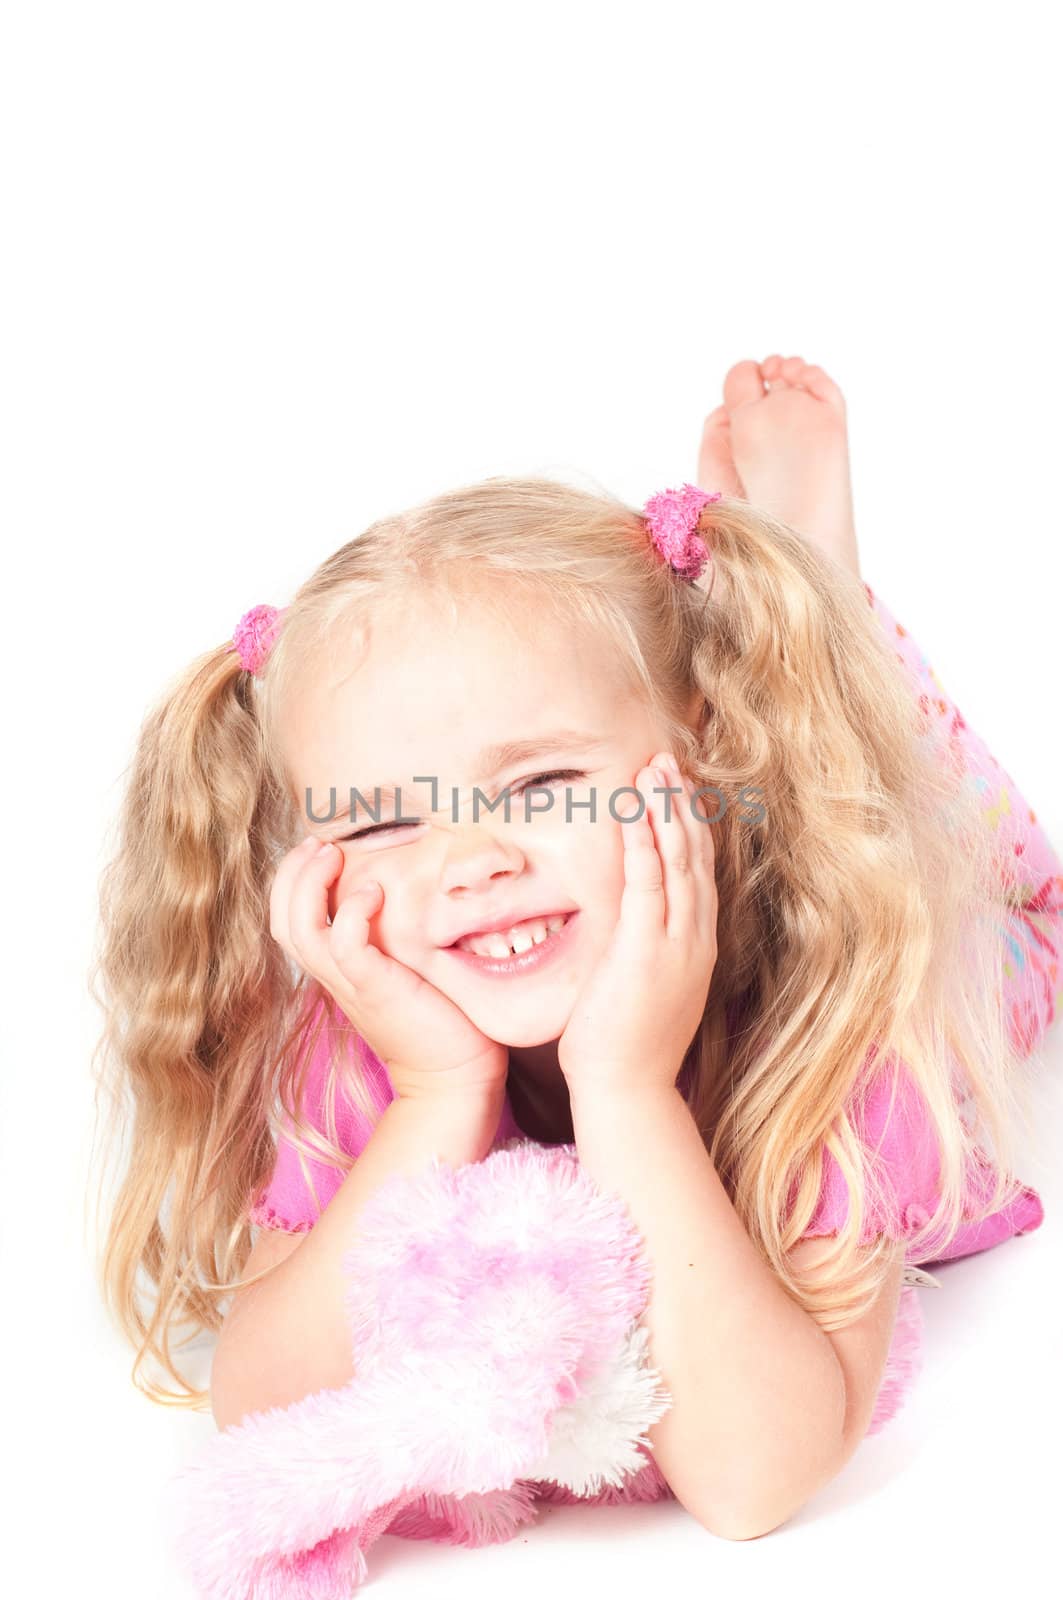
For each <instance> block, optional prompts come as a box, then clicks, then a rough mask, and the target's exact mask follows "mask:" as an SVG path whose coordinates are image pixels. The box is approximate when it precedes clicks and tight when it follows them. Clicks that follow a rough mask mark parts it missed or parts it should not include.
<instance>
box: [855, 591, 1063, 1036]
mask: <svg viewBox="0 0 1063 1600" xmlns="http://www.w3.org/2000/svg"><path fill="white" fill-rule="evenodd" d="M864 588H865V590H866V592H867V597H868V600H869V601H870V603H871V607H872V609H873V611H874V612H875V614H876V616H877V617H878V619H879V621H880V622H881V624H882V626H883V628H884V629H885V631H886V634H887V636H888V638H889V640H890V642H891V643H892V644H893V646H894V649H895V651H896V654H897V656H898V658H899V659H900V660H901V661H902V662H903V664H904V666H905V667H906V668H907V669H908V671H909V673H910V675H911V676H912V679H913V681H914V683H915V687H916V690H917V693H918V695H919V703H920V705H921V706H922V707H923V710H924V712H925V713H926V715H927V716H929V717H937V718H941V719H944V720H945V721H946V722H947V724H948V728H947V732H948V738H949V742H950V745H951V746H952V748H953V749H954V750H955V751H956V753H957V756H958V758H959V759H961V760H962V761H963V764H964V766H965V767H966V769H967V771H968V772H969V773H970V775H971V779H972V781H973V783H974V784H975V786H976V788H977V789H978V791H979V792H980V794H981V796H982V817H983V820H984V822H985V824H986V826H987V827H989V828H992V829H994V830H995V831H996V832H997V834H998V835H999V842H1000V851H1001V901H1000V909H1001V913H1002V917H1003V921H1002V923H1001V936H1002V937H1003V938H1004V940H1005V941H1006V947H1007V959H1006V962H1005V967H1004V1001H1005V1005H1006V1006H1007V1009H1008V1021H1009V1027H1010V1031H1011V1035H1012V1039H1013V1040H1014V1042H1015V1044H1016V1047H1017V1048H1018V1049H1019V1050H1020V1051H1021V1052H1022V1054H1023V1055H1024V1056H1028V1055H1030V1053H1031V1052H1032V1051H1033V1050H1034V1048H1035V1047H1036V1045H1037V1044H1038V1042H1039V1041H1040V1039H1041V1038H1042V1037H1043V1036H1044V1033H1045V1031H1046V1029H1047V1028H1048V1027H1049V1026H1050V1025H1051V1023H1052V1021H1053V1020H1054V1018H1055V1016H1056V1012H1057V1008H1058V1006H1059V1003H1060V1001H1061V1000H1063V987H1061V985H1063V976H1061V968H1063V862H1061V861H1060V858H1059V856H1058V855H1057V854H1056V851H1055V850H1054V849H1053V847H1052V845H1051V843H1050V841H1049V839H1048V836H1047V835H1046V833H1045V831H1044V829H1043V828H1042V827H1041V824H1040V823H1039V822H1038V820H1037V817H1036V814H1035V813H1034V811H1033V810H1032V808H1031V807H1030V806H1029V805H1028V804H1027V802H1026V800H1025V799H1024V798H1023V796H1022V794H1021V793H1020V792H1019V789H1018V787H1017V786H1016V784H1015V783H1014V782H1013V781H1012V779H1011V778H1010V776H1009V775H1008V773H1006V772H1005V771H1004V769H1003V768H1002V767H1001V765H1000V763H999V762H998V761H997V759H996V757H995V756H994V755H993V754H992V752H991V751H990V750H989V748H988V746H987V745H986V744H985V742H984V740H982V739H981V738H979V736H978V734H977V733H975V731H974V729H973V728H971V727H970V726H969V725H968V724H967V722H966V721H965V720H964V718H963V717H962V716H961V715H960V712H959V710H958V708H957V707H956V705H955V704H954V702H953V701H952V700H951V699H950V697H949V695H948V694H947V693H946V691H945V689H944V687H943V685H942V684H941V682H940V681H939V679H938V677H937V675H936V673H935V672H934V669H933V667H932V666H931V665H930V662H929V661H928V659H927V657H926V656H925V655H924V654H923V652H922V650H921V649H920V648H919V645H918V644H917V643H916V641H915V640H914V639H913V638H912V636H911V634H910V633H909V632H908V631H907V629H906V628H904V627H902V626H901V624H900V623H899V622H898V621H897V620H896V618H895V617H894V616H893V615H892V614H891V613H890V612H889V611H888V610H887V608H886V607H885V606H884V605H883V603H882V601H881V600H880V599H879V597H878V596H877V595H876V594H873V593H872V591H871V588H870V586H869V585H868V584H866V583H865V584H864Z"/></svg>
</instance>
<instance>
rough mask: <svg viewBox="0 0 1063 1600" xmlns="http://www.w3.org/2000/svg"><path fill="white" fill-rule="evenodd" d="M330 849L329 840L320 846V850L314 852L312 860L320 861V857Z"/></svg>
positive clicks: (330, 843) (330, 842)
mask: <svg viewBox="0 0 1063 1600" xmlns="http://www.w3.org/2000/svg"><path fill="white" fill-rule="evenodd" d="M331 849H332V841H331V839H329V840H326V842H325V843H324V844H323V845H322V846H321V848H320V849H319V850H316V851H315V852H314V859H315V860H318V859H320V857H321V856H323V855H324V854H325V852H326V850H331Z"/></svg>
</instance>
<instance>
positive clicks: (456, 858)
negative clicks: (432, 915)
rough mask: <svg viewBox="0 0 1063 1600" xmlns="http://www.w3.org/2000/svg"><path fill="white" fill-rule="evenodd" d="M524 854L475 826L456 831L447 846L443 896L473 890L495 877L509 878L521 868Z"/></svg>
mask: <svg viewBox="0 0 1063 1600" xmlns="http://www.w3.org/2000/svg"><path fill="white" fill-rule="evenodd" d="M523 866H524V855H523V852H522V851H521V850H520V849H519V848H518V846H517V845H516V844H515V843H514V842H513V841H512V840H509V839H502V838H500V837H499V835H498V834H497V833H495V832H493V831H492V829H490V828H485V827H484V826H483V825H482V824H479V823H476V824H473V825H471V826H469V827H466V828H457V829H455V830H454V831H453V832H452V834H451V837H450V840H449V842H448V844H447V853H446V857H445V859H444V862H443V870H442V875H441V888H442V889H443V891H444V893H445V894H454V893H459V894H460V893H461V891H462V890H472V891H476V890H478V889H482V888H484V887H485V886H486V885H487V884H489V883H490V882H491V881H492V880H493V879H494V878H504V877H510V876H511V875H513V874H514V873H518V872H520V871H521V870H522V869H523Z"/></svg>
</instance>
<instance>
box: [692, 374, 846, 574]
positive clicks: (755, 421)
mask: <svg viewBox="0 0 1063 1600" xmlns="http://www.w3.org/2000/svg"><path fill="white" fill-rule="evenodd" d="M697 481H698V485H699V487H700V488H702V489H706V490H710V491H711V490H713V489H722V490H723V492H724V494H726V495H737V496H739V497H740V498H741V499H743V500H748V501H749V503H750V504H751V505H756V506H760V507H761V508H762V509H763V510H764V511H767V512H769V513H770V514H771V515H772V516H774V517H778V519H779V521H780V522H785V523H788V524H789V526H790V527H791V528H793V529H795V531H796V532H798V533H800V534H802V535H803V536H804V537H805V538H807V539H808V540H809V541H810V542H811V543H812V544H815V545H816V546H817V547H818V548H819V549H820V550H822V551H823V552H824V554H826V555H828V556H830V558H831V559H832V560H833V561H836V562H837V563H838V564H839V565H840V566H843V567H846V568H847V569H848V570H849V571H850V572H852V573H853V574H854V575H855V576H856V577H858V578H859V576H860V557H859V553H858V551H857V548H856V527H855V523H854V520H853V492H852V485H851V483H850V480H849V440H848V434H847V429H846V416H845V400H844V398H843V396H842V392H841V390H840V389H839V388H838V385H837V384H836V383H835V382H834V381H833V379H831V378H828V376H827V374H826V373H825V372H824V371H823V369H822V367H810V366H808V365H807V364H806V363H805V362H804V361H803V360H802V359H801V357H800V356H790V358H789V359H788V360H785V361H784V360H783V358H782V356H769V357H768V358H767V360H766V361H764V362H761V363H758V362H756V361H739V362H738V363H737V365H735V366H733V367H732V368H731V370H730V371H729V372H728V374H727V376H726V377H725V378H724V380H723V405H722V406H717V408H716V410H715V411H713V412H712V413H711V414H710V415H709V416H708V417H706V419H705V426H704V428H703V430H702V435H701V448H700V450H699V452H698V475H697Z"/></svg>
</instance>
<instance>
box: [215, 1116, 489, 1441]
mask: <svg viewBox="0 0 1063 1600" xmlns="http://www.w3.org/2000/svg"><path fill="white" fill-rule="evenodd" d="M504 1095H505V1089H504V1085H499V1086H498V1088H497V1090H493V1091H491V1092H490V1093H483V1094H480V1093H473V1092H472V1091H469V1092H467V1093H462V1094H456V1093H450V1094H442V1093H441V1094H439V1095H437V1096H424V1097H423V1098H418V1099H408V1098H405V1097H403V1096H400V1097H399V1098H397V1099H395V1100H393V1101H392V1102H391V1104H390V1105H389V1106H387V1108H386V1109H385V1111H384V1112H383V1114H382V1116H381V1118H380V1121H379V1122H378V1124H377V1126H376V1128H375V1130H374V1132H373V1135H372V1137H371V1139H370V1140H369V1142H368V1144H367V1145H366V1146H365V1149H364V1150H363V1151H362V1152H361V1154H360V1155H359V1156H358V1159H357V1161H356V1162H355V1164H354V1166H353V1167H352V1169H351V1171H350V1172H349V1173H348V1174H347V1176H346V1178H345V1179H344V1181H343V1183H342V1185H341V1187H340V1188H339V1189H338V1190H337V1191H336V1193H335V1195H334V1196H333V1197H332V1199H331V1201H330V1202H329V1204H328V1205H327V1207H326V1209H325V1210H324V1211H323V1212H322V1214H321V1216H320V1217H319V1218H318V1221H317V1222H316V1224H315V1225H314V1227H313V1229H312V1230H311V1232H309V1233H307V1234H299V1235H291V1234H282V1235H265V1236H263V1238H261V1239H259V1241H258V1243H257V1244H256V1245H255V1249H254V1252H253V1256H257V1259H256V1260H255V1261H254V1265H253V1268H252V1270H257V1268H258V1267H259V1266H260V1265H269V1264H270V1263H271V1262H274V1261H279V1265H277V1266H276V1267H275V1270H273V1271H272V1272H270V1273H269V1274H268V1276H267V1277H265V1278H264V1279H262V1281H261V1282H259V1283H255V1284H249V1285H248V1286H247V1288H245V1289H238V1290H237V1291H236V1293H235V1295H234V1296H233V1304H232V1307H231V1309H230V1311H229V1314H228V1315H227V1317H226V1319H225V1321H224V1323H223V1324H222V1329H221V1333H220V1335H219V1339H218V1346H217V1350H216V1352H215V1355H214V1363H213V1368H212V1371H211V1385H210V1393H211V1407H212V1410H213V1413H214V1420H215V1421H216V1423H217V1424H218V1427H219V1428H228V1427H231V1426H232V1425H233V1424H235V1423H237V1422H239V1421H240V1420H241V1419H242V1418H243V1417H244V1416H246V1415H247V1414H248V1413H249V1412H252V1411H263V1410H266V1409H267V1408H269V1407H271V1406H282V1407H283V1406H288V1405H291V1404H292V1403H293V1402H294V1401H296V1400H301V1399H303V1398H304V1397H305V1396H306V1395H308V1394H314V1393H316V1392H317V1391H318V1390H320V1389H339V1388H343V1387H344V1386H345V1385H346V1384H348V1383H350V1381H351V1379H352V1378H353V1376H354V1362H353V1357H352V1353H351V1329H350V1325H349V1323H348V1321H347V1316H346V1312H345V1309H344V1297H345V1294H346V1292H347V1288H348V1285H347V1282H346V1280H345V1278H344V1276H343V1272H342V1266H341V1263H342V1261H343V1258H344V1256H345V1255H346V1254H347V1252H348V1251H349V1250H350V1248H351V1245H352V1243H353V1242H354V1236H355V1226H356V1223H357V1220H358V1216H359V1214H360V1213H361V1211H362V1209H363V1207H364V1206H365V1205H366V1204H367V1203H368V1201H369V1199H370V1197H371V1196H372V1195H373V1194H374V1193H375V1192H376V1190H377V1189H379V1188H380V1186H381V1185H382V1184H383V1183H385V1182H386V1181H387V1179H388V1178H390V1177H392V1175H394V1174H399V1173H402V1174H407V1175H409V1174H413V1173H415V1172H420V1171H421V1170H422V1169H423V1168H425V1167H427V1166H428V1165H429V1163H430V1162H431V1160H432V1158H433V1156H439V1157H440V1159H441V1160H443V1161H446V1162H448V1163H449V1164H450V1165H451V1166H454V1167H459V1166H463V1165H465V1164H466V1163H468V1162H473V1161H480V1160H482V1159H483V1157H484V1156H485V1155H486V1154H487V1153H488V1151H489V1150H490V1148H491V1144H492V1141H493V1140H494V1137H495V1132H496V1130H497V1128H498V1121H499V1117H500V1115H501V1111H502V1103H503V1099H504ZM282 1239H283V1244H282V1243H280V1242H279V1241H280V1240H282ZM275 1241H276V1242H275ZM249 1266H252V1263H251V1262H249Z"/></svg>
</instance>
